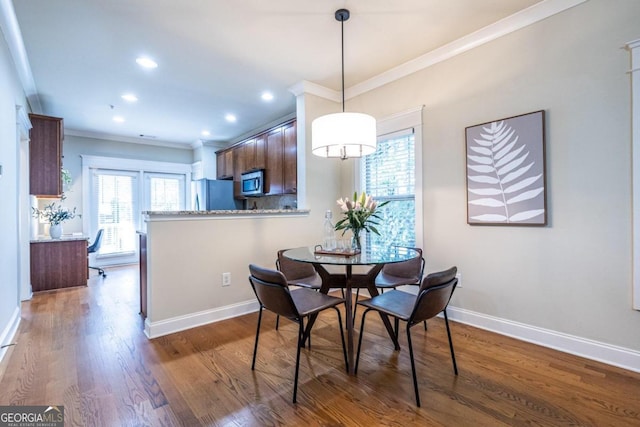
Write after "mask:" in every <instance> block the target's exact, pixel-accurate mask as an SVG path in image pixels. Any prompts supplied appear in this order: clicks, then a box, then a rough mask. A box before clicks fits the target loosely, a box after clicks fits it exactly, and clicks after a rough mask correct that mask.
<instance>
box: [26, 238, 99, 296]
mask: <svg viewBox="0 0 640 427" xmlns="http://www.w3.org/2000/svg"><path fill="white" fill-rule="evenodd" d="M30 255H31V287H32V288H33V292H38V291H48V290H51V289H61V288H69V287H72V286H86V285H87V279H88V278H89V270H88V269H89V267H88V264H87V260H88V258H87V256H88V253H87V239H85V238H82V239H72V240H64V239H63V240H43V241H33V242H31V253H30Z"/></svg>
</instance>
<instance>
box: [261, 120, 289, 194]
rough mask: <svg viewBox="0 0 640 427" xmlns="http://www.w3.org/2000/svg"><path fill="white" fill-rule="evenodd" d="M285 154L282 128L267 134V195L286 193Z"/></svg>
mask: <svg viewBox="0 0 640 427" xmlns="http://www.w3.org/2000/svg"><path fill="white" fill-rule="evenodd" d="M283 153H284V138H283V132H282V128H277V129H274V130H272V131H271V132H269V133H268V134H267V167H266V170H265V177H264V179H265V190H266V194H269V195H275V194H282V193H283V191H284V180H283V173H282V168H283V166H284V163H283V160H284V157H283Z"/></svg>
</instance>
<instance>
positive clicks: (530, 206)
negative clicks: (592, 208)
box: [466, 110, 547, 226]
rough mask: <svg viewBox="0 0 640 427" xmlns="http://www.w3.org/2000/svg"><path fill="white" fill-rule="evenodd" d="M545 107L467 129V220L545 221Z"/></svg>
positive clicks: (483, 222)
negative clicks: (543, 109)
mask: <svg viewBox="0 0 640 427" xmlns="http://www.w3.org/2000/svg"><path fill="white" fill-rule="evenodd" d="M544 135H545V126H544V111H542V110H541V111H535V112H533V113H528V114H522V115H520V116H514V117H509V118H506V119H499V120H494V121H492V122H488V123H482V124H479V125H475V126H469V127H467V128H466V145H467V151H466V154H467V156H466V159H467V223H468V224H470V225H523V226H525V225H534V226H535V225H538V226H541V225H546V224H547V206H546V200H547V196H546V179H545V138H544Z"/></svg>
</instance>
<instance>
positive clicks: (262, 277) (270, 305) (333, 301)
mask: <svg viewBox="0 0 640 427" xmlns="http://www.w3.org/2000/svg"><path fill="white" fill-rule="evenodd" d="M249 272H250V276H249V282H250V283H251V287H252V288H253V292H254V293H255V294H256V298H257V299H258V302H259V303H260V312H259V314H258V327H257V329H256V342H255V345H254V347H253V361H252V362H251V370H252V371H253V370H254V369H255V366H256V355H257V353H258V337H259V336H260V323H261V322H262V310H263V309H266V310H269V311H271V312H273V313H275V314H277V315H279V316H282V317H285V318H287V319H289V320H292V321H294V322H296V323H297V324H298V343H297V353H296V369H295V376H294V380H293V403H296V396H297V392H298V371H299V367H300V349H301V348H302V346H303V343H304V338H305V325H304V320H305V319H308V318H309V317H310V316H313V315H315V314H318V313H320V312H321V311H324V310H326V309H329V308H333V309H334V310H335V311H336V313H338V326H339V328H340V338H341V340H342V353H343V356H344V363H345V368H346V369H347V372H348V371H349V368H348V362H347V350H346V347H345V343H344V331H343V329H342V317H341V315H340V310H338V307H337V306H339V305H341V304H344V299H343V298H338V297H333V296H329V295H325V294H322V293H320V292H316V291H313V290H311V289H306V288H298V289H295V290H289V285H288V284H287V279H286V278H285V276H284V275H283V274H282V273H281V272H280V271H277V270H270V269H268V268H263V267H259V266H257V265H254V264H250V265H249Z"/></svg>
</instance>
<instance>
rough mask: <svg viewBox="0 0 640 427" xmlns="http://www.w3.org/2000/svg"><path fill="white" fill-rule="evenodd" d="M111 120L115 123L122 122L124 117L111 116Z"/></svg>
mask: <svg viewBox="0 0 640 427" xmlns="http://www.w3.org/2000/svg"><path fill="white" fill-rule="evenodd" d="M113 121H114V122H116V123H124V117H122V116H113Z"/></svg>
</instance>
